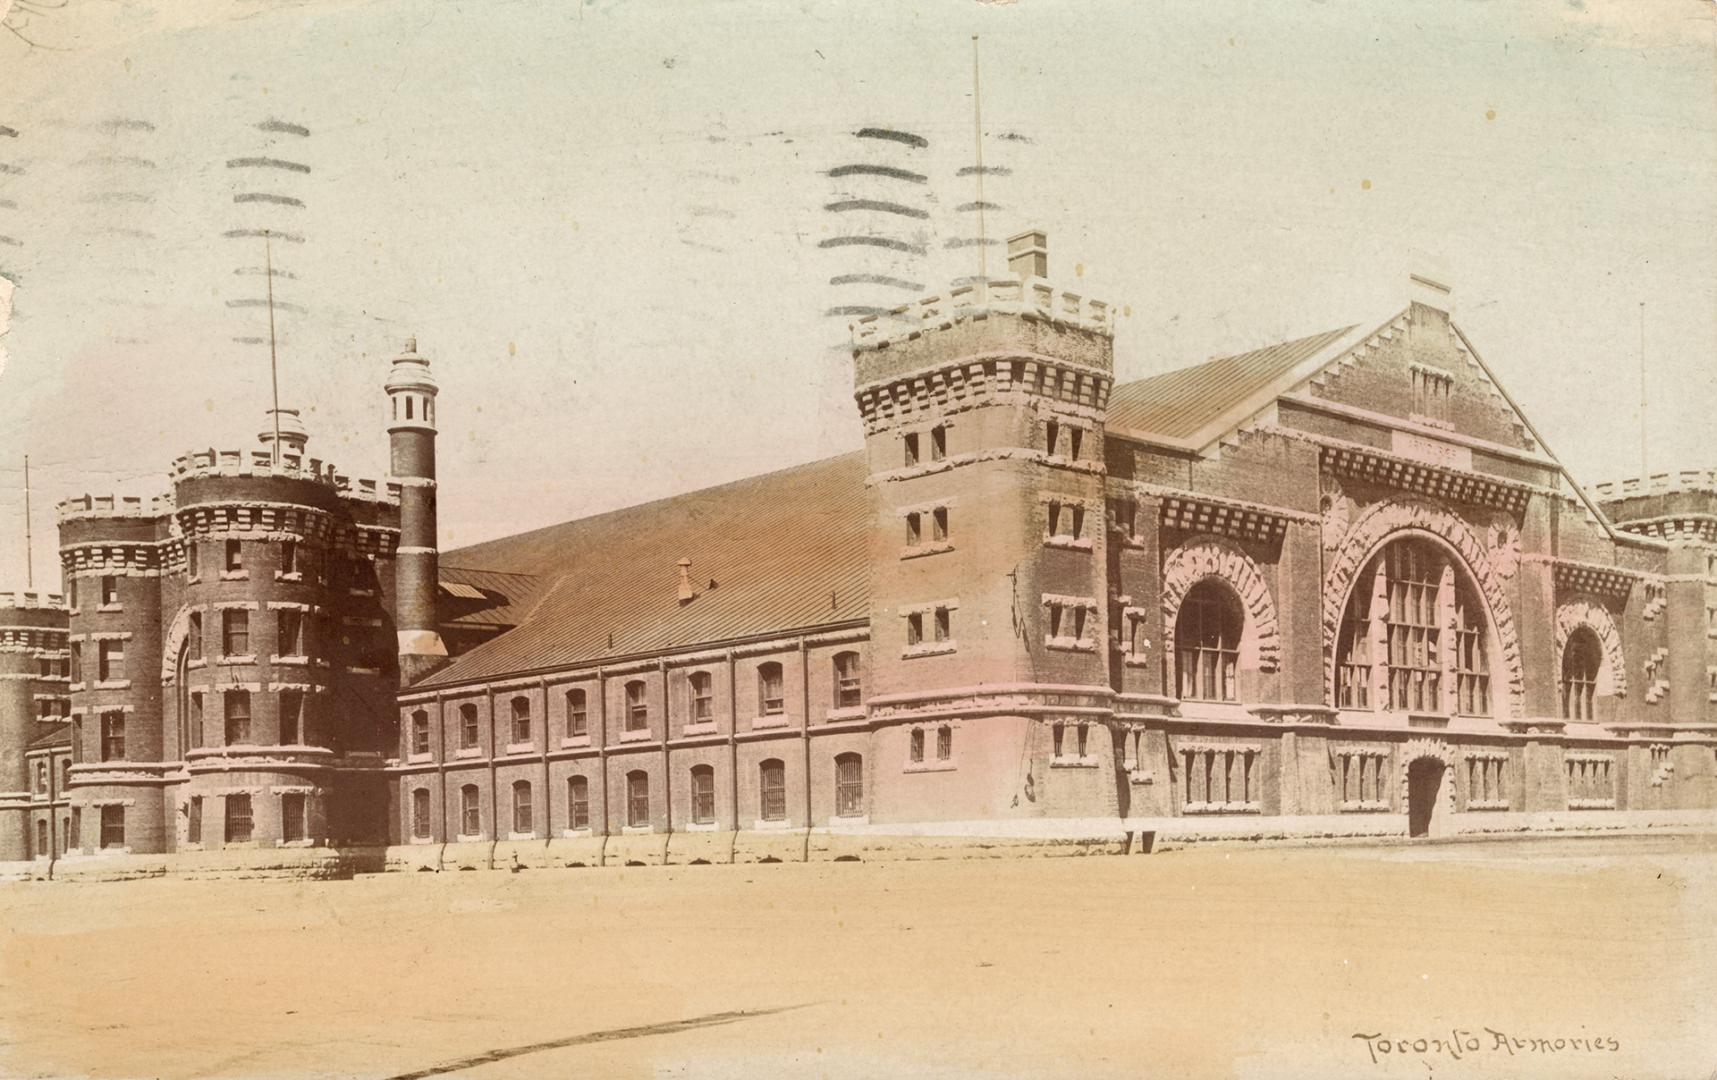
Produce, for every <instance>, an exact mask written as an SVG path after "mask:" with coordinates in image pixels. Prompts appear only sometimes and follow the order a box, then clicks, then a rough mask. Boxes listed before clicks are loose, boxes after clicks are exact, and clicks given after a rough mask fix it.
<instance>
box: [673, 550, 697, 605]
mask: <svg viewBox="0 0 1717 1080" xmlns="http://www.w3.org/2000/svg"><path fill="white" fill-rule="evenodd" d="M678 565H679V568H680V603H682V604H689V603H691V602H692V601H693V600H696V599H697V598H698V594H697V592H696V590H694V589H693V588H692V561H691V560H690V559H681V560H680V561H679V564H678Z"/></svg>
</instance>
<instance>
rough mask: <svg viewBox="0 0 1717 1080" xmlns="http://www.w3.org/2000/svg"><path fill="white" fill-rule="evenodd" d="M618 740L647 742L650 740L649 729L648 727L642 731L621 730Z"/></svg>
mask: <svg viewBox="0 0 1717 1080" xmlns="http://www.w3.org/2000/svg"><path fill="white" fill-rule="evenodd" d="M620 741H621V742H649V741H650V731H649V729H648V728H645V729H644V730H643V731H622V732H621V733H620Z"/></svg>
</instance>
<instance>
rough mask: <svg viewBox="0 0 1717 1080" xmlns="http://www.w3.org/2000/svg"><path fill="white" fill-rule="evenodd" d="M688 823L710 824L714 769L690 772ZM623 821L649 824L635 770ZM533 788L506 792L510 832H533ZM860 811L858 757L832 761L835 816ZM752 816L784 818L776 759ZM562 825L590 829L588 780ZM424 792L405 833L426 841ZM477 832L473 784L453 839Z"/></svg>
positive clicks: (519, 784)
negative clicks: (457, 832) (754, 814)
mask: <svg viewBox="0 0 1717 1080" xmlns="http://www.w3.org/2000/svg"><path fill="white" fill-rule="evenodd" d="M690 780H691V820H692V823H693V824H696V825H713V824H714V823H715V820H716V813H715V769H714V768H713V767H712V766H709V765H696V766H693V767H692V770H691V773H690ZM625 784H626V786H625V801H624V803H623V819H622V820H623V823H624V824H625V826H626V827H627V828H634V829H635V828H646V827H648V826H649V825H650V824H651V810H652V805H653V804H652V802H651V798H650V775H649V773H646V772H644V771H643V770H641V769H635V770H633V771H631V772H629V773H627V774H626V778H625ZM535 797H536V796H535V789H534V787H533V785H532V784H531V782H530V781H529V780H516V781H514V782H513V785H512V790H511V803H510V807H511V821H512V831H513V832H514V833H529V832H532V831H534V830H535V828H536V816H535V815H536V809H535ZM863 812H864V760H863V758H862V757H861V756H860V755H858V754H852V753H847V754H839V755H837V756H836V757H835V813H836V815H837V816H840V817H854V816H858V815H861V814H863ZM757 816H758V819H759V820H761V821H786V820H787V766H786V764H785V763H784V762H782V761H781V760H780V759H778V758H770V759H769V760H767V761H764V762H761V763H760V764H759V765H758V767H757ZM565 821H566V827H567V828H568V829H575V830H576V829H588V828H590V779H589V777H585V776H571V777H568V778H567V781H566V818H565ZM432 831H433V828H432V824H431V811H430V792H429V789H428V788H416V789H414V790H413V791H412V793H411V834H412V836H413V837H415V838H417V839H419V840H427V839H429V838H430V836H431V834H432ZM482 834H483V809H482V792H481V789H479V788H478V787H477V785H475V784H465V785H463V786H462V787H460V789H459V835H461V836H481V835H482Z"/></svg>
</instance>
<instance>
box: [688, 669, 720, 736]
mask: <svg viewBox="0 0 1717 1080" xmlns="http://www.w3.org/2000/svg"><path fill="white" fill-rule="evenodd" d="M686 689H687V691H688V693H689V695H690V698H691V710H692V723H694V724H702V723H706V722H708V721H710V720H713V719H715V681H714V680H713V679H711V678H710V676H709V672H707V671H694V672H692V673H691V674H690V675H688V676H686Z"/></svg>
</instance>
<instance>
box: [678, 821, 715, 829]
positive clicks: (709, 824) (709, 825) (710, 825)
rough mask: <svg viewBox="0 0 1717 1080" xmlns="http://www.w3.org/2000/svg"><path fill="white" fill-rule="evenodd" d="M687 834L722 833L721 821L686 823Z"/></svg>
mask: <svg viewBox="0 0 1717 1080" xmlns="http://www.w3.org/2000/svg"><path fill="white" fill-rule="evenodd" d="M686 831H687V832H720V831H721V823H720V822H719V821H692V822H687V823H686Z"/></svg>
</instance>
